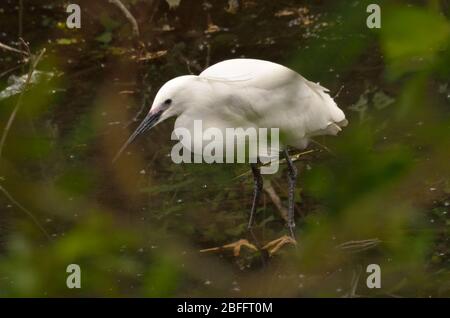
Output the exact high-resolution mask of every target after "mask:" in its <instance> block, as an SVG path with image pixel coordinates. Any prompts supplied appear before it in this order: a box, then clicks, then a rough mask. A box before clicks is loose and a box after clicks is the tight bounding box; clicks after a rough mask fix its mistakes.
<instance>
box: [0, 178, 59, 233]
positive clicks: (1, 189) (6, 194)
mask: <svg viewBox="0 0 450 318" xmlns="http://www.w3.org/2000/svg"><path fill="white" fill-rule="evenodd" d="M0 191H1V192H2V193H3V194H4V195H5V197H6V198H8V200H9V201H11V202H12V203H13V204H14V205H15V206H17V207H18V208H19V209H20V210H22V211H23V212H24V213H25V214H26V215H28V216H29V217H30V219H31V220H33V222H34V224H36V226H37V227H38V228H39V230H41V232H42V233H44V235H45V236H46V237H47V238H48V239H49V240H51V236H50V234H48V232H47V231H46V230H45V228H44V227H43V226H42V225H41V223H39V220H38V219H37V218H36V217H35V216H34V215H33V213H31V211H29V210H28V209H26V208H25V207H24V206H23V205H22V204H20V203H19V202H18V201H17V200H16V199H14V197H13V196H12V195H11V194H10V193H9V192H8V191H7V190H6V189H5V188H3V187H2V186H1V185H0Z"/></svg>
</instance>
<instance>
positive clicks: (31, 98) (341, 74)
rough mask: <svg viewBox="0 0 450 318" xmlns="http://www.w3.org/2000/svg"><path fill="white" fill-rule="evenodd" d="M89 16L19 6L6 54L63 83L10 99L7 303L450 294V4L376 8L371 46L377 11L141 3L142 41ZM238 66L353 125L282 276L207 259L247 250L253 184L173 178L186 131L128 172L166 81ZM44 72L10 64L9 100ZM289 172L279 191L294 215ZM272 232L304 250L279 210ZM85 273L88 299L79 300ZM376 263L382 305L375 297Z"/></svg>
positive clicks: (310, 170)
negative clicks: (298, 89)
mask: <svg viewBox="0 0 450 318" xmlns="http://www.w3.org/2000/svg"><path fill="white" fill-rule="evenodd" d="M21 2H22V5H21V4H20V3H21ZM72 2H74V3H78V4H79V5H80V6H81V8H82V28H81V29H80V30H70V29H67V28H66V26H65V21H66V18H67V13H66V12H65V8H66V5H67V4H68V3H69V2H67V1H51V0H47V1H33V0H24V1H12V0H8V1H1V3H0V42H1V43H4V44H7V45H9V46H12V47H15V48H20V49H23V50H25V49H26V47H25V45H24V44H23V43H21V42H20V41H19V38H23V39H24V40H25V41H26V42H27V43H28V44H29V47H30V51H31V52H32V53H33V54H37V53H38V52H40V50H42V49H43V48H45V49H46V53H45V55H44V56H43V58H42V60H41V61H40V62H39V64H38V66H37V69H38V70H40V71H43V72H51V73H52V75H49V76H48V77H49V78H44V79H42V80H41V81H39V83H34V84H33V85H30V88H29V89H28V90H27V91H26V92H25V93H23V94H22V95H21V94H16V95H13V96H10V97H5V98H2V99H0V126H1V127H2V129H3V128H4V127H5V126H6V123H7V121H8V119H9V118H10V115H11V113H12V112H13V110H14V108H15V107H16V105H17V103H18V102H19V103H21V107H20V109H19V111H18V113H17V117H16V118H15V120H14V122H13V125H12V126H11V130H10V131H9V134H8V136H7V139H6V144H5V147H4V149H3V151H2V155H1V158H0V186H1V188H0V189H1V190H2V191H1V193H0V296H4V297H16V296H64V297H70V296H125V297H129V296H149V297H152V296H163V297H167V296H257V297H264V296H289V297H305V296H310V297H311V296H313V297H316V296H318V297H324V296H336V297H345V296H349V297H355V296H370V297H376V296H383V297H405V296H412V297H445V296H447V297H448V296H449V295H450V266H449V265H450V242H449V230H450V218H449V213H448V212H449V210H450V182H449V172H450V164H449V157H450V137H449V136H450V105H449V100H450V87H449V78H450V76H449V75H450V74H449V73H450V60H449V57H450V54H449V53H448V45H449V35H450V23H449V21H448V18H449V3H448V1H445V0H444V1H437V0H434V1H433V0H430V1H384V2H383V1H371V2H375V3H378V4H380V5H381V10H382V28H381V29H379V30H376V29H372V30H371V29H368V28H367V27H366V18H367V16H368V13H366V7H367V4H368V3H370V2H367V1H293V0H283V1H273V0H270V1H269V0H264V1H252V0H237V1H224V0H223V1H212V0H211V1H189V0H181V2H180V5H179V6H178V7H177V8H172V9H170V8H169V5H168V3H167V2H166V1H163V0H123V3H124V4H126V5H127V7H128V8H130V11H131V13H132V14H133V15H134V17H135V18H136V20H137V22H138V25H139V29H140V37H139V38H136V37H134V36H133V34H132V29H131V27H130V23H129V22H128V21H127V19H126V18H125V17H124V15H123V14H122V13H121V12H120V10H118V9H117V7H116V6H114V5H113V4H111V3H109V2H108V1H106V0H104V1H100V0H98V1H82V0H78V1H75V0H74V1H72ZM20 16H22V19H20V18H19V17H20ZM235 57H252V58H262V59H266V60H271V61H274V62H278V63H281V64H284V65H287V66H290V67H292V68H293V69H295V70H296V71H298V72H299V73H301V74H302V75H304V76H305V77H307V78H308V79H310V80H313V81H316V82H320V83H321V84H322V85H324V86H325V87H328V88H329V89H330V90H331V95H332V96H334V95H336V94H338V93H339V94H338V96H337V97H336V101H337V103H338V105H340V107H341V108H342V109H343V110H344V111H345V113H346V115H347V117H348V119H349V122H350V124H349V126H348V127H347V128H346V129H345V130H344V131H343V132H342V133H341V134H340V135H339V136H338V137H320V138H317V139H316V141H317V142H318V143H315V144H313V145H312V146H311V149H312V150H314V152H312V153H309V154H307V155H304V156H302V157H301V158H300V160H299V161H297V162H296V164H297V166H298V168H299V171H300V173H299V181H298V185H297V202H296V205H297V207H296V208H297V215H296V219H297V238H298V246H297V248H293V247H290V246H286V247H285V248H283V249H282V250H281V251H280V252H279V253H277V254H276V255H274V256H273V257H271V258H270V259H267V260H266V261H265V262H263V261H262V257H261V255H259V254H258V253H253V252H248V251H243V253H242V254H241V255H240V256H239V257H237V258H235V257H233V256H232V255H231V253H228V252H223V253H216V254H200V253H199V252H198V251H199V249H201V248H206V247H211V246H216V245H221V244H224V243H228V242H231V241H235V240H237V239H240V238H248V236H249V234H248V233H247V231H246V221H247V217H248V211H249V209H250V204H251V193H252V180H251V177H250V176H249V175H243V174H245V173H246V172H248V167H245V166H240V165H236V166H234V165H205V164H202V165H194V164H192V165H176V164H173V163H172V161H171V160H170V158H168V154H169V153H170V149H171V146H172V145H173V142H171V141H170V132H171V129H172V127H173V121H168V122H165V123H163V124H161V125H159V126H158V127H156V128H155V129H154V130H152V131H151V132H150V133H148V134H147V135H146V136H145V137H144V138H141V139H140V140H139V141H138V142H137V143H136V144H135V145H134V146H132V147H131V148H130V149H129V150H128V152H127V153H125V155H124V156H123V157H122V158H121V159H120V161H119V162H117V163H116V164H115V165H112V164H111V159H112V157H113V155H114V153H115V152H116V151H117V149H118V148H119V147H120V145H121V143H122V142H123V141H124V140H125V138H126V137H127V136H128V135H129V133H130V131H131V130H132V129H133V128H134V127H135V126H136V124H137V122H138V121H139V120H140V119H142V117H143V115H144V114H145V112H146V111H147V109H148V107H149V106H150V105H151V102H152V99H153V97H154V95H155V94H156V92H157V90H158V88H159V87H160V86H161V85H162V84H163V83H164V82H166V81H167V80H169V79H171V78H173V77H175V76H178V75H182V74H189V73H195V74H198V73H199V72H200V71H201V70H202V69H204V68H205V67H207V66H208V65H211V64H214V63H215V62H218V61H221V60H224V59H228V58H235ZM29 61H30V58H26V57H24V56H22V55H21V54H17V53H14V52H10V51H7V50H1V49H0V92H2V91H4V90H5V89H7V87H8V86H10V85H11V81H12V80H13V78H11V76H13V75H15V76H20V75H23V74H26V73H27V72H28V70H29V64H30V63H29ZM8 80H9V81H8ZM19 96H22V97H19ZM20 98H22V100H21V101H19V99H20ZM143 106H144V107H146V108H145V109H144V110H142V107H143ZM1 133H2V134H3V133H4V132H3V130H2V132H1ZM281 168H282V169H281V171H280V172H279V173H278V174H277V175H275V176H273V177H271V178H268V179H266V181H269V182H270V184H271V185H272V187H273V188H274V190H275V192H276V194H277V196H278V197H279V198H280V199H281V200H282V203H284V204H285V203H286V200H287V192H286V180H285V177H286V167H285V166H284V165H283V166H281ZM255 232H256V236H257V237H258V239H259V240H261V242H268V241H270V240H273V239H275V238H277V237H279V236H281V235H283V234H286V228H285V225H284V221H283V220H282V218H281V217H280V215H279V211H278V209H277V208H276V207H275V205H274V204H273V202H272V200H271V199H270V197H269V196H267V195H265V196H264V199H263V202H262V204H261V207H260V208H259V209H258V213H257V224H256V229H255ZM72 263H75V264H79V265H80V266H81V269H82V288H81V289H75V290H70V289H68V288H67V287H66V277H67V274H66V267H67V266H68V265H69V264H72ZM372 263H375V264H379V265H380V266H381V270H382V288H381V289H368V288H367V287H366V284H365V280H366V277H367V273H366V272H365V270H366V267H367V265H369V264H372Z"/></svg>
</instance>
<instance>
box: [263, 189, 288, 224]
mask: <svg viewBox="0 0 450 318" xmlns="http://www.w3.org/2000/svg"><path fill="white" fill-rule="evenodd" d="M263 189H264V192H265V193H267V195H268V196H269V197H270V200H271V201H272V203H273V204H274V205H275V207H276V208H277V210H278V212H279V213H280V215H281V217H282V218H283V220H285V221H286V222H287V220H288V211H287V209H286V208H285V207H284V206H283V204H282V203H281V199H280V197H279V196H278V194H277V193H276V191H275V189H274V188H273V186H272V184H271V183H270V181H266V182H265V183H264V187H263Z"/></svg>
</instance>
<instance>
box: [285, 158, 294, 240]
mask: <svg viewBox="0 0 450 318" xmlns="http://www.w3.org/2000/svg"><path fill="white" fill-rule="evenodd" d="M284 155H285V157H286V162H287V164H288V169H289V170H288V181H289V193H288V203H289V207H288V221H287V226H288V228H289V234H290V235H291V237H292V238H293V239H294V240H295V235H294V229H295V220H294V204H295V202H294V194H295V185H296V182H297V167H295V165H294V164H293V163H292V160H291V158H290V157H289V151H288V150H287V149H285V150H284Z"/></svg>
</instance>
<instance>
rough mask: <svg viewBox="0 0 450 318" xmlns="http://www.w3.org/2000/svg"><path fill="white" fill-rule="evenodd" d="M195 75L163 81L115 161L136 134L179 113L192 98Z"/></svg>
mask: <svg viewBox="0 0 450 318" xmlns="http://www.w3.org/2000/svg"><path fill="white" fill-rule="evenodd" d="M196 79H197V76H194V75H185V76H179V77H176V78H174V79H172V80H170V81H168V82H167V83H165V84H164V85H163V86H162V87H161V88H160V90H159V91H158V93H157V94H156V96H155V99H154V100H153V105H152V107H151V108H150V111H149V112H148V114H147V116H145V118H144V120H143V121H142V122H141V124H140V125H139V126H138V127H137V128H136V130H135V131H134V133H133V134H132V135H131V136H130V138H128V140H127V141H126V142H125V144H124V145H123V146H122V148H121V149H120V150H119V152H118V153H117V155H116V156H115V157H114V160H113V161H115V160H116V159H117V158H118V157H119V156H120V154H121V153H122V151H123V150H125V148H126V147H127V146H128V145H129V144H131V143H132V142H133V141H134V139H136V137H137V136H139V135H141V134H142V133H144V132H146V131H148V130H150V129H151V128H152V127H154V126H156V125H157V124H159V123H160V122H162V121H164V120H166V119H167V118H169V117H173V116H178V115H180V114H181V113H182V112H183V111H184V110H185V109H186V107H187V105H188V104H189V102H190V100H191V98H192V86H193V85H194V83H195V82H196Z"/></svg>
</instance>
